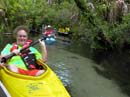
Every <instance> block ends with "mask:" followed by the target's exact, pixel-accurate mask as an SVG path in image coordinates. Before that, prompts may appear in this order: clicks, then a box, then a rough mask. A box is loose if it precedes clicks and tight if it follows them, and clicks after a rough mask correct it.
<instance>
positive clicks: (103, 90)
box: [3, 41, 128, 97]
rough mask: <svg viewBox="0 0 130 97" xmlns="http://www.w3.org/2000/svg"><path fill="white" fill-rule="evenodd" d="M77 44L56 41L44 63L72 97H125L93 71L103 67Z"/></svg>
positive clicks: (112, 83) (49, 48)
mask: <svg viewBox="0 0 130 97" xmlns="http://www.w3.org/2000/svg"><path fill="white" fill-rule="evenodd" d="M3 45H4V44H3ZM76 45H77V46H76ZM76 45H71V44H69V43H67V42H64V41H58V42H57V43H56V44H55V45H47V49H48V61H47V64H48V65H49V66H50V67H51V68H52V69H53V71H54V72H55V73H56V74H57V75H58V76H59V78H60V79H61V80H62V82H63V83H64V85H65V87H66V88H67V90H68V91H69V93H70V94H71V96H72V97H128V96H127V95H125V94H124V93H123V92H122V90H121V88H120V87H119V86H118V84H117V83H116V82H115V81H114V80H112V79H108V78H106V77H104V76H102V75H101V74H99V73H98V72H97V71H96V69H95V68H98V69H100V70H104V68H103V67H102V66H100V65H98V64H97V63H95V61H93V60H91V59H90V55H89V54H90V52H91V51H89V50H88V49H86V48H85V47H83V46H82V45H80V44H79V45H78V44H76ZM37 46H38V45H37ZM37 46H36V47H37ZM78 47H80V48H78ZM75 52H77V53H75ZM86 54H88V55H86ZM86 56H89V57H86Z"/></svg>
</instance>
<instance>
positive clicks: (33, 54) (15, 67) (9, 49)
mask: <svg viewBox="0 0 130 97" xmlns="http://www.w3.org/2000/svg"><path fill="white" fill-rule="evenodd" d="M28 33H29V30H28V28H27V27H25V26H18V27H16V29H15V30H14V36H15V38H16V42H15V43H13V44H7V45H6V46H5V48H4V49H3V50H2V51H1V58H2V57H3V56H6V55H9V54H11V53H15V54H16V56H13V57H12V58H11V59H9V60H7V62H6V63H0V66H4V65H6V66H7V67H8V69H9V70H11V71H13V72H16V73H20V74H25V75H30V76H38V75H41V74H42V73H43V72H44V70H42V69H41V68H39V67H38V65H37V63H36V60H38V59H42V60H43V61H44V62H46V61H47V49H46V45H45V43H44V41H41V40H39V42H40V45H41V50H42V54H40V52H39V51H38V50H37V49H35V48H34V47H29V48H28V49H26V50H25V51H24V52H22V53H20V50H21V49H22V48H25V47H26V46H28V45H30V43H31V42H32V41H31V40H28Z"/></svg>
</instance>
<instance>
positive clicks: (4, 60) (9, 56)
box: [0, 37, 46, 63]
mask: <svg viewBox="0 0 130 97" xmlns="http://www.w3.org/2000/svg"><path fill="white" fill-rule="evenodd" d="M45 39H46V38H45V37H43V38H41V41H42V40H45ZM37 43H39V40H37V41H34V42H32V43H31V44H30V45H28V46H27V47H25V48H23V49H21V50H20V53H22V52H24V51H25V50H26V49H27V48H29V47H31V46H34V45H36V44H37ZM15 55H16V54H15V53H11V54H9V55H6V56H4V57H2V58H1V60H0V62H1V63H5V62H6V61H7V60H8V59H10V58H12V57H13V56H15Z"/></svg>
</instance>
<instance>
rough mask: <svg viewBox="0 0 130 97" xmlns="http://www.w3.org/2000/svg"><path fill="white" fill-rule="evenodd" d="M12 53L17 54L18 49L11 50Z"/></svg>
mask: <svg viewBox="0 0 130 97" xmlns="http://www.w3.org/2000/svg"><path fill="white" fill-rule="evenodd" d="M12 53H14V54H16V55H19V54H20V51H19V50H18V49H15V50H13V51H12Z"/></svg>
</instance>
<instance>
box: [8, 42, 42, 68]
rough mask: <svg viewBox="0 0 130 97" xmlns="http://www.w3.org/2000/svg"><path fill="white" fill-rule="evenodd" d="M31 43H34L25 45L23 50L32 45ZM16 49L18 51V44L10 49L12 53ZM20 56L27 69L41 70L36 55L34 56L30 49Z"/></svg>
mask: <svg viewBox="0 0 130 97" xmlns="http://www.w3.org/2000/svg"><path fill="white" fill-rule="evenodd" d="M31 42H32V41H31V40H28V41H27V42H26V43H25V45H23V47H22V49H23V48H26V47H27V46H29V45H30V44H31ZM15 49H18V45H17V43H13V46H12V48H11V49H10V52H12V51H13V50H15ZM20 56H21V59H22V60H23V62H24V63H25V65H26V67H27V68H28V69H29V70H32V69H41V67H39V65H38V64H37V63H36V57H35V54H33V53H32V52H31V50H30V49H29V48H28V49H26V50H24V51H23V52H21V54H20Z"/></svg>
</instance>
